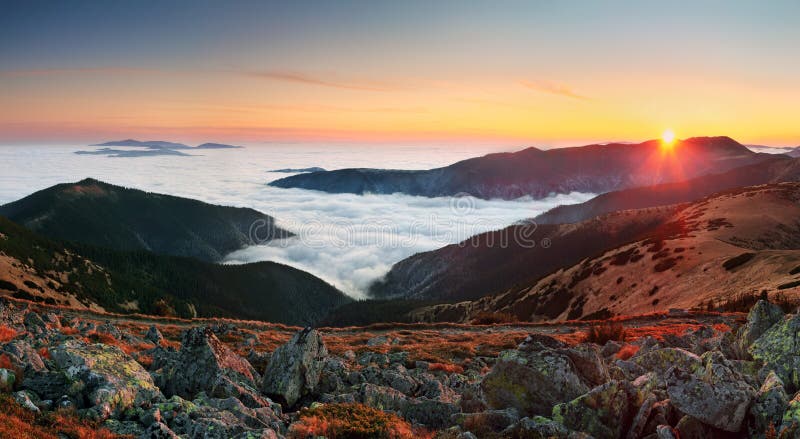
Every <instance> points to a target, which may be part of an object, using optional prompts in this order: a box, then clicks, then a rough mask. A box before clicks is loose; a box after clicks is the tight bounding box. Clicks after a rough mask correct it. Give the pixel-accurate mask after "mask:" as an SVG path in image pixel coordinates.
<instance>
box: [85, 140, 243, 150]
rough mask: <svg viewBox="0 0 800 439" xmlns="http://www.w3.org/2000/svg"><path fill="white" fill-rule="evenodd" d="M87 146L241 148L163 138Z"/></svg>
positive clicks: (115, 141)
mask: <svg viewBox="0 0 800 439" xmlns="http://www.w3.org/2000/svg"><path fill="white" fill-rule="evenodd" d="M89 146H130V147H137V148H151V149H232V148H241V146H236V145H227V144H224V143H203V144H200V145H197V146H195V147H192V146H189V145H185V144H183V143H176V142H166V141H163V140H145V141H141V140H134V139H126V140H112V141H110V142H105V143H98V144H95V145H89Z"/></svg>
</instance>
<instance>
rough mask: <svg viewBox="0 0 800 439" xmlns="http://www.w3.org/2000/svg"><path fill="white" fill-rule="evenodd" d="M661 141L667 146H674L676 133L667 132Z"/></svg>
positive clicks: (662, 135) (662, 134) (663, 134)
mask: <svg viewBox="0 0 800 439" xmlns="http://www.w3.org/2000/svg"><path fill="white" fill-rule="evenodd" d="M661 141H662V142H664V144H666V145H672V143H674V142H675V133H674V132H673V131H672V130H665V131H664V132H663V133H661Z"/></svg>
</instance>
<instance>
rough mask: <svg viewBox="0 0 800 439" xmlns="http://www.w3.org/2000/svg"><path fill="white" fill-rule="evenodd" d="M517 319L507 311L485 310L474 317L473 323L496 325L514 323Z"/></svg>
mask: <svg viewBox="0 0 800 439" xmlns="http://www.w3.org/2000/svg"><path fill="white" fill-rule="evenodd" d="M515 321H517V319H516V318H515V317H514V316H513V315H511V314H509V313H507V312H489V311H483V312H480V313H478V314H477V315H476V316H475V318H474V319H472V324H473V325H495V324H499V323H514V322H515Z"/></svg>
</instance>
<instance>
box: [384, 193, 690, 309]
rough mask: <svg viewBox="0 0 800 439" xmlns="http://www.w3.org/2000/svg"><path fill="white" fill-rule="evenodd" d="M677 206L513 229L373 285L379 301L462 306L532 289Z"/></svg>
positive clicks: (411, 264) (430, 256)
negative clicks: (509, 291)
mask: <svg viewBox="0 0 800 439" xmlns="http://www.w3.org/2000/svg"><path fill="white" fill-rule="evenodd" d="M674 209H675V208H674V207H664V208H654V209H650V210H648V211H646V213H642V214H640V215H635V216H627V215H619V216H615V217H610V216H607V217H600V218H595V219H593V220H589V221H584V222H582V223H579V224H558V225H536V224H532V223H528V224H515V225H512V226H509V227H506V228H505V229H502V230H497V231H494V232H487V233H482V234H479V235H476V236H474V237H472V238H470V239H468V240H465V241H463V242H460V243H458V244H452V245H448V246H446V247H443V248H440V249H438V250H433V251H429V252H425V253H418V254H415V255H413V256H410V257H408V258H406V259H403V260H402V261H400V262H398V263H396V264H394V266H392V268H391V270H390V271H389V272H388V273H387V274H386V275H385V276H384V278H382V279H381V280H379V281H377V282H375V283H374V284H372V285H371V286H370V289H369V294H370V296H371V297H372V298H375V299H396V298H403V299H411V300H439V301H458V300H466V299H477V298H480V297H482V296H485V295H487V294H491V293H498V292H501V291H504V290H506V289H508V288H510V287H512V286H514V285H517V284H529V283H531V282H533V281H535V280H537V279H539V278H541V277H542V276H545V275H547V274H549V273H551V272H553V271H555V270H558V269H559V268H562V267H569V266H571V265H573V264H576V263H578V262H580V261H581V260H582V259H584V258H587V257H591V256H594V255H596V254H598V253H601V252H603V251H604V250H606V249H608V248H613V247H616V246H618V245H621V244H624V243H627V242H631V241H634V240H636V239H638V238H639V237H640V236H642V234H644V233H646V232H648V231H650V230H652V229H653V228H654V227H655V226H657V225H659V224H661V223H662V222H663V221H664V219H665V218H666V217H668V216H669V215H671V213H672V212H673V211H674Z"/></svg>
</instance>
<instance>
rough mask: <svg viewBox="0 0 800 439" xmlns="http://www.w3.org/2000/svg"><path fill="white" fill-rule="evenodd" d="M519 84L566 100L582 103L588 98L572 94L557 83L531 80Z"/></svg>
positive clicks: (572, 92) (567, 88) (568, 89)
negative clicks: (581, 101)
mask: <svg viewBox="0 0 800 439" xmlns="http://www.w3.org/2000/svg"><path fill="white" fill-rule="evenodd" d="M520 84H522V86H524V87H527V88H529V89H531V90H536V91H540V92H542V93H550V94H554V95H559V96H566V97H568V98H573V99H580V100H583V101H588V100H589V98H588V97H586V96H583V95H580V94H578V93H576V92H574V91H573V90H572V89H571V88H569V87H567V86H566V85H564V84H560V83H557V82H552V81H542V80H533V81H520Z"/></svg>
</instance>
